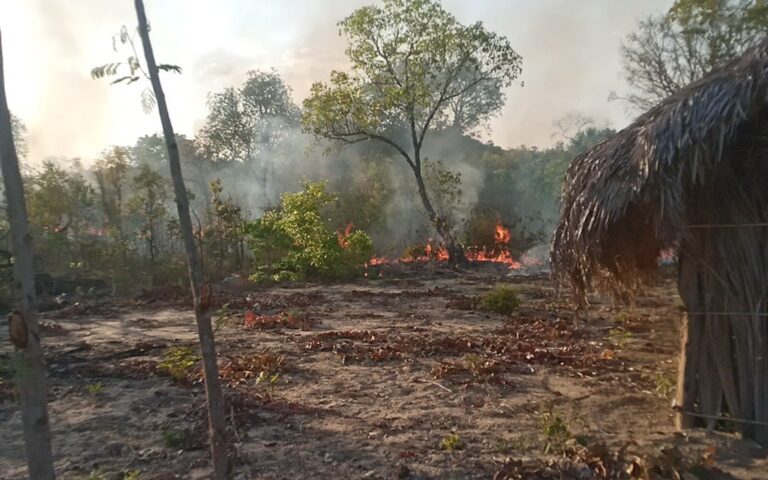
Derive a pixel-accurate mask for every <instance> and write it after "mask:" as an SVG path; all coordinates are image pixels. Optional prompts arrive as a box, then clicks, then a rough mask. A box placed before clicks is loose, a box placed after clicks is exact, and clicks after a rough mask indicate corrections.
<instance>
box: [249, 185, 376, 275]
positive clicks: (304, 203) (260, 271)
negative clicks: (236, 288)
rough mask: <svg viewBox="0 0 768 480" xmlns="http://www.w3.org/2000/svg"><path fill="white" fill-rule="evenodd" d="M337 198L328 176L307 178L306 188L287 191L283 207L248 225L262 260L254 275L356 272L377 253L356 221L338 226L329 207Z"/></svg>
mask: <svg viewBox="0 0 768 480" xmlns="http://www.w3.org/2000/svg"><path fill="white" fill-rule="evenodd" d="M335 201H336V196H335V195H333V194H330V193H328V192H327V190H326V184H325V183H324V182H306V183H305V184H304V190H303V191H301V192H297V193H286V194H284V195H283V196H282V197H281V204H280V207H279V208H278V209H277V210H274V211H271V212H267V213H266V214H264V216H263V217H261V218H260V219H258V220H256V221H255V222H253V223H251V224H250V225H249V226H248V236H249V244H250V246H251V249H252V250H253V254H254V258H255V260H256V263H257V265H259V266H258V267H257V271H256V272H255V273H254V274H253V275H252V276H251V278H252V280H254V281H265V280H266V281H274V282H280V281H284V280H302V279H304V278H307V277H321V278H344V277H350V276H353V275H354V274H355V273H357V272H358V271H359V270H360V269H361V267H362V266H363V264H364V263H365V262H366V261H367V260H368V259H369V258H370V257H371V254H372V252H373V244H372V242H371V239H370V237H368V235H367V234H366V233H365V232H363V231H360V230H353V228H354V227H353V226H352V225H351V224H350V225H349V226H348V227H347V230H345V231H344V232H342V233H335V232H333V231H332V230H331V229H330V228H329V227H328V226H327V225H326V223H325V222H324V221H323V218H325V217H327V215H324V213H325V212H324V210H325V209H327V208H329V206H330V205H332V204H333V203H334V202H335Z"/></svg>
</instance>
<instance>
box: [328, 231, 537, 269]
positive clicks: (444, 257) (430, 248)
mask: <svg viewBox="0 0 768 480" xmlns="http://www.w3.org/2000/svg"><path fill="white" fill-rule="evenodd" d="M339 238H341V237H339ZM493 239H494V245H493V247H492V248H490V249H489V248H479V247H469V248H467V249H466V251H465V252H464V254H465V255H466V257H467V260H469V261H472V262H491V263H503V264H506V265H508V266H509V268H510V269H513V270H514V269H518V268H521V267H522V264H521V263H520V262H518V261H517V260H515V259H514V258H512V254H511V253H510V252H509V242H510V241H511V239H512V234H511V233H510V231H509V229H508V228H506V227H505V226H504V225H503V224H502V223H501V222H498V223H497V224H496V227H495V228H494V233H493ZM340 241H341V240H340ZM448 258H449V254H448V250H447V249H446V248H445V247H444V246H442V245H439V244H436V243H435V242H434V241H433V240H432V239H431V238H430V239H429V240H428V241H427V244H426V245H425V246H424V250H423V254H416V255H409V256H407V257H401V258H399V259H397V260H394V261H395V262H399V263H406V264H407V263H413V262H419V263H421V262H428V261H430V260H436V261H438V262H445V261H448ZM392 262H393V261H391V260H389V259H387V258H384V257H376V256H374V257H372V258H371V259H370V261H369V262H368V263H367V264H366V267H368V266H374V265H382V264H387V263H392Z"/></svg>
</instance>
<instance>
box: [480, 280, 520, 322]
mask: <svg viewBox="0 0 768 480" xmlns="http://www.w3.org/2000/svg"><path fill="white" fill-rule="evenodd" d="M479 305H480V309H481V310H484V311H488V312H494V313H500V314H502V315H509V314H510V313H513V312H514V311H515V310H517V307H519V306H520V300H519V299H518V298H517V294H516V293H515V291H514V290H513V289H512V288H511V287H509V286H506V285H499V286H497V287H496V288H494V289H493V290H491V291H490V292H488V293H486V294H485V295H483V296H482V297H481V298H480V304H479Z"/></svg>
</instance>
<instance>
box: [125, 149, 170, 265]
mask: <svg viewBox="0 0 768 480" xmlns="http://www.w3.org/2000/svg"><path fill="white" fill-rule="evenodd" d="M132 186H133V197H131V200H130V202H129V204H128V209H129V211H131V212H132V213H133V214H135V215H137V216H138V217H139V218H140V219H141V220H140V222H141V227H140V229H139V235H140V237H141V238H142V239H143V240H144V242H145V243H146V245H147V251H148V253H149V259H150V261H151V262H152V263H153V264H154V263H155V258H156V257H157V253H158V239H159V238H160V232H159V230H160V228H161V225H162V223H163V220H164V219H165V217H166V214H167V210H166V208H165V204H166V202H167V201H168V190H167V189H166V180H165V179H164V178H163V176H162V175H160V174H159V173H157V172H156V171H154V170H152V168H151V167H150V166H149V165H147V164H142V165H141V166H140V167H139V171H138V173H137V174H136V175H135V176H134V177H133V179H132Z"/></svg>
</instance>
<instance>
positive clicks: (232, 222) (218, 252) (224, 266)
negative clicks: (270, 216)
mask: <svg viewBox="0 0 768 480" xmlns="http://www.w3.org/2000/svg"><path fill="white" fill-rule="evenodd" d="M210 191H211V204H210V205H209V209H210V210H209V214H208V219H207V220H208V221H207V226H206V232H205V244H206V247H207V249H208V256H209V259H210V260H211V262H209V263H212V264H213V265H212V266H211V270H212V271H211V273H212V274H213V275H214V276H217V277H223V276H225V275H226V274H227V273H229V272H232V271H238V270H242V269H243V267H244V264H245V242H246V222H245V218H244V215H243V209H242V208H241V207H240V205H238V204H237V203H236V202H235V201H234V200H232V197H231V196H230V197H225V196H224V187H223V186H222V183H221V180H219V179H216V180H213V181H212V182H211V183H210Z"/></svg>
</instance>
